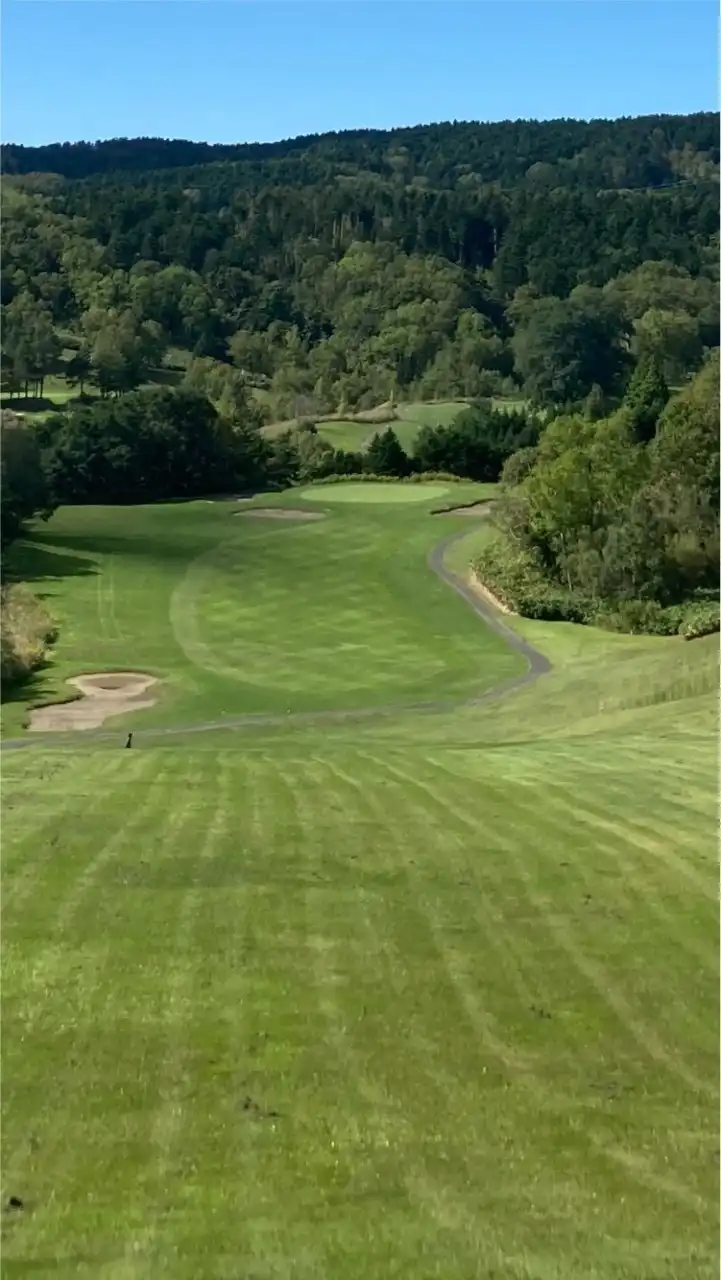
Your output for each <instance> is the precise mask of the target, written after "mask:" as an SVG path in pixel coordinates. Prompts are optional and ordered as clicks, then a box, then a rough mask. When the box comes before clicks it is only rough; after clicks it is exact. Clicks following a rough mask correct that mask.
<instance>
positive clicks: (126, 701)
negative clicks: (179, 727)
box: [29, 671, 158, 733]
mask: <svg viewBox="0 0 721 1280" xmlns="http://www.w3.org/2000/svg"><path fill="white" fill-rule="evenodd" d="M67 683H68V684H70V685H72V686H73V688H74V689H78V690H79V691H80V693H81V694H82V695H83V696H82V697H81V698H77V699H76V700H75V701H74V702H61V703H56V705H55V706H51V707H38V708H37V709H36V710H35V711H31V712H30V725H29V728H30V729H31V730H33V732H35V733H65V732H67V731H68V730H72V729H99V728H100V726H101V725H103V724H104V723H105V721H106V720H109V719H110V717H111V716H122V715H124V714H125V713H126V712H127V711H143V710H145V709H146V708H147V707H154V706H155V704H156V702H157V698H147V697H144V696H143V695H144V694H145V692H146V690H147V689H149V688H150V687H151V685H154V684H157V683H158V681H157V680H156V678H155V676H147V675H143V674H142V673H140V672H138V671H106V672H103V673H102V674H100V675H95V676H75V677H74V678H73V679H72V680H68V681H67Z"/></svg>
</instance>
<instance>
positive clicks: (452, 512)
mask: <svg viewBox="0 0 721 1280" xmlns="http://www.w3.org/2000/svg"><path fill="white" fill-rule="evenodd" d="M492 509H493V503H492V502H474V503H473V504H472V505H471V506H470V507H444V508H443V510H442V511H434V512H433V514H434V515H436V516H487V515H488V514H489V513H490V511H491V510H492Z"/></svg>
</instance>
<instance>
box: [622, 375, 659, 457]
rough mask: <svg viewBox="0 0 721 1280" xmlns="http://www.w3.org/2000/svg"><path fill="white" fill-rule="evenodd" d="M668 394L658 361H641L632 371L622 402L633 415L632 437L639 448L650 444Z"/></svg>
mask: <svg viewBox="0 0 721 1280" xmlns="http://www.w3.org/2000/svg"><path fill="white" fill-rule="evenodd" d="M669 394H670V393H669V389H668V386H667V385H666V379H665V378H664V376H663V373H662V371H661V367H660V365H659V364H658V361H657V360H655V359H653V357H650V358H649V359H647V360H640V361H639V363H638V364H637V365H636V368H635V369H634V371H633V376H632V377H631V381H630V382H629V384H628V389H627V391H626V395H625V397H624V402H623V403H624V406H625V407H626V409H628V410H629V411H630V414H631V425H632V430H633V434H634V436H635V438H636V440H637V441H638V443H639V444H648V442H649V440H653V438H654V436H655V434H656V426H657V424H658V420H659V418H660V416H661V414H662V413H663V411H664V409H665V408H666V405H667V403H668V398H669Z"/></svg>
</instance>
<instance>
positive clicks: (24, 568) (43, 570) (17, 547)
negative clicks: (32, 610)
mask: <svg viewBox="0 0 721 1280" xmlns="http://www.w3.org/2000/svg"><path fill="white" fill-rule="evenodd" d="M58 542H59V544H60V545H61V546H67V539H65V538H63V539H58ZM88 542H89V543H90V542H91V540H90V539H88ZM94 549H95V548H94V547H93V546H92V545H89V546H88V547H87V548H86V550H88V551H90V550H94ZM97 572H98V566H97V564H95V563H94V562H93V561H92V560H86V559H85V558H84V557H83V556H80V555H76V556H68V555H63V553H62V551H60V550H55V549H54V547H53V540H52V537H51V536H48V538H47V539H45V538H33V541H32V542H16V543H15V544H14V546H13V548H12V550H11V551H10V552H9V554H8V556H7V558H6V561H5V563H4V565H3V581H4V582H6V583H14V582H27V583H30V582H56V581H58V580H59V579H61V578H80V577H86V576H87V575H89V574H92V573H97ZM35 594H36V595H39V594H40V593H39V592H36V593H35ZM41 598H42V596H41Z"/></svg>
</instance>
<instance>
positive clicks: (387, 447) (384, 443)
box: [365, 427, 410, 476]
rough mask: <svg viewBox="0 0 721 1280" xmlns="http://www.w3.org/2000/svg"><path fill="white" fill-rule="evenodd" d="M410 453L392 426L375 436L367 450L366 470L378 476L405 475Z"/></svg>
mask: <svg viewBox="0 0 721 1280" xmlns="http://www.w3.org/2000/svg"><path fill="white" fill-rule="evenodd" d="M409 469H410V468H409V462H408V455H407V454H406V452H405V450H404V448H403V446H402V445H401V442H400V440H399V439H398V436H397V435H396V433H395V431H394V430H393V428H392V427H387V428H386V430H385V431H382V432H378V433H376V435H374V436H373V439H372V440H371V442H370V444H369V445H368V449H367V450H366V464H365V470H366V471H369V472H371V473H372V474H373V475H378V476H405V475H408V472H409Z"/></svg>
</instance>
